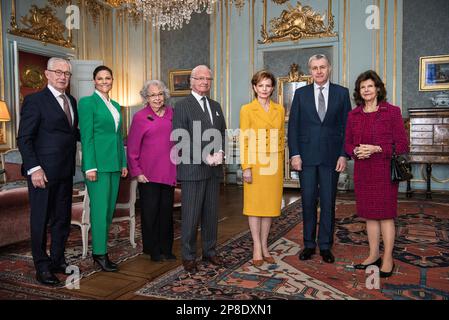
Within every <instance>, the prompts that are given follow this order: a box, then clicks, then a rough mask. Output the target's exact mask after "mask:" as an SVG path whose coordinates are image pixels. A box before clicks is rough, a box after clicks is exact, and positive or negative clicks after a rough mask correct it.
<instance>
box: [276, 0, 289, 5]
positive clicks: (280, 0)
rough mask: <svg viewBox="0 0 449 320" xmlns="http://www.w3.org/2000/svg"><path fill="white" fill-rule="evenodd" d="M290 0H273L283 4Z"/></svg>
mask: <svg viewBox="0 0 449 320" xmlns="http://www.w3.org/2000/svg"><path fill="white" fill-rule="evenodd" d="M287 1H288V0H273V2H274V3H277V4H283V3H286V2H287Z"/></svg>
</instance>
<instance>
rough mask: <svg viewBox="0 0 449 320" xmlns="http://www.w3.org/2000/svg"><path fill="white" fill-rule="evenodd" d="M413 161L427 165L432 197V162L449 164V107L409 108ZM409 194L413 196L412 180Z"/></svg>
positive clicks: (410, 156) (429, 189) (408, 188)
mask: <svg viewBox="0 0 449 320" xmlns="http://www.w3.org/2000/svg"><path fill="white" fill-rule="evenodd" d="M409 114H410V155H409V159H410V162H411V163H420V164H425V165H426V173H427V176H426V180H427V192H426V197H427V198H431V197H432V195H431V188H430V186H431V175H432V164H449V108H440V107H438V108H419V109H418V108H416V109H409ZM407 196H408V197H411V188H410V182H407Z"/></svg>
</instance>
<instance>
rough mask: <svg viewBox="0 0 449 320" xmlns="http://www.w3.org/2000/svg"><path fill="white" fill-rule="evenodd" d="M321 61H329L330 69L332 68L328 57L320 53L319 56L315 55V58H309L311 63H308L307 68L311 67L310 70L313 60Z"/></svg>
mask: <svg viewBox="0 0 449 320" xmlns="http://www.w3.org/2000/svg"><path fill="white" fill-rule="evenodd" d="M320 59H324V60H326V61H327V65H328V66H329V67H332V66H331V63H330V62H329V59H328V58H327V57H326V55H325V54H322V53H318V54H314V55H313V56H311V57H310V58H309V62H308V63H307V66H308V67H309V69H310V63H312V61H313V60H320Z"/></svg>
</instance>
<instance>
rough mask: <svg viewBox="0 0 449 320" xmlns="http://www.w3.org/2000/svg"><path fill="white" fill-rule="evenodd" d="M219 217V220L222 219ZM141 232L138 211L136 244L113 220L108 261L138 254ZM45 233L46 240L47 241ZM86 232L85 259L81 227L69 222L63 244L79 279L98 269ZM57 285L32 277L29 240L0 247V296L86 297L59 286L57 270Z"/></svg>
mask: <svg viewBox="0 0 449 320" xmlns="http://www.w3.org/2000/svg"><path fill="white" fill-rule="evenodd" d="M226 219H227V217H223V218H221V219H220V220H219V223H220V222H222V221H224V220H226ZM180 236H181V221H180V214H178V213H175V215H174V238H175V240H176V239H179V238H180ZM141 238H142V233H141V228H140V213H139V214H136V233H135V241H136V244H137V247H136V248H133V247H132V246H131V244H130V242H129V225H128V222H119V223H113V224H112V225H111V228H110V231H109V242H108V254H109V257H110V258H111V260H112V261H114V262H116V263H122V262H124V261H126V260H128V259H131V258H134V257H136V256H138V255H140V254H142V241H141ZM50 240H51V239H50V235H48V240H47V243H50ZM90 244H91V238H90V233H89V249H88V254H87V257H86V258H85V259H83V258H82V241H81V231H80V229H79V228H78V227H76V226H72V228H71V232H70V236H69V239H68V241H67V245H66V254H65V256H66V260H67V263H68V264H70V265H75V266H78V267H79V269H80V270H81V274H80V279H81V278H84V277H88V276H90V275H92V274H94V273H96V272H99V271H101V268H100V267H99V266H98V265H96V264H95V265H94V264H93V262H92V257H91V253H92V247H91V245H90ZM57 276H58V278H59V280H61V283H62V285H61V287H55V288H52V287H47V286H43V285H41V284H40V283H38V282H37V281H36V280H35V269H34V264H33V259H32V256H31V246H30V242H29V241H23V242H20V243H17V244H13V245H9V246H5V247H2V248H0V300H3V299H17V300H22V299H33V300H34V299H64V300H67V299H86V298H84V297H81V296H77V290H68V289H65V288H63V287H64V284H65V280H66V279H67V276H65V275H62V274H58V275H57Z"/></svg>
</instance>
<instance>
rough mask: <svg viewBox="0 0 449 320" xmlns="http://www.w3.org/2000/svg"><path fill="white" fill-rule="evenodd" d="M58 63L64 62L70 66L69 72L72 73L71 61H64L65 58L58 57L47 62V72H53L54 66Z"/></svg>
mask: <svg viewBox="0 0 449 320" xmlns="http://www.w3.org/2000/svg"><path fill="white" fill-rule="evenodd" d="M57 62H64V63H67V65H68V66H69V71H72V64H71V63H70V61H69V60H67V59H64V58H58V57H52V58H50V59H48V62H47V70H52V69H53V65H54V64H55V63H57Z"/></svg>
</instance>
